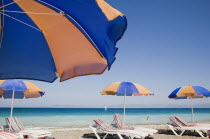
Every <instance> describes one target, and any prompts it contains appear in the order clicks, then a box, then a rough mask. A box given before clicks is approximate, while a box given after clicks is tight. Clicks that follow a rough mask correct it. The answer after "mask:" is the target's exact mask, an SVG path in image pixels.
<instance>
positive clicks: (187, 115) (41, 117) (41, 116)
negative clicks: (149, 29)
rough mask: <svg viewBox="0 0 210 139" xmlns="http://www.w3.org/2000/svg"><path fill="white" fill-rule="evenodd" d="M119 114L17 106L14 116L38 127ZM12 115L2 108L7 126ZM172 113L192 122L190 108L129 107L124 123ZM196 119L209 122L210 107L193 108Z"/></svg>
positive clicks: (160, 119) (0, 120)
mask: <svg viewBox="0 0 210 139" xmlns="http://www.w3.org/2000/svg"><path fill="white" fill-rule="evenodd" d="M115 113H117V114H120V115H121V118H123V109H122V108H108V109H107V110H105V109H104V108H14V111H13V117H19V118H20V120H21V122H22V123H23V124H24V125H26V126H32V127H33V126H39V127H87V126H88V125H91V124H93V120H95V119H102V120H104V121H105V122H107V123H111V122H112V121H113V114H115ZM9 116H10V108H0V125H5V117H9ZM169 116H179V117H181V118H183V119H184V120H186V121H187V122H191V109H190V108H127V109H126V116H125V123H126V124H129V125H138V124H165V123H167V122H169V120H168V119H169V118H168V117H169ZM194 117H195V121H196V122H210V108H194Z"/></svg>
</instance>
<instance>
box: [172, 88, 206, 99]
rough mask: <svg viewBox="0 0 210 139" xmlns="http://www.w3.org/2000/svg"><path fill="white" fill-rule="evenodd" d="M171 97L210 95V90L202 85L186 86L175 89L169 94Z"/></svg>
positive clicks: (182, 97)
mask: <svg viewBox="0 0 210 139" xmlns="http://www.w3.org/2000/svg"><path fill="white" fill-rule="evenodd" d="M168 97H169V98H171V99H187V98H203V97H210V91H209V90H207V89H206V88H204V87H201V86H184V87H179V88H177V89H175V90H174V91H173V92H172V93H171V94H170V95H169V96H168Z"/></svg>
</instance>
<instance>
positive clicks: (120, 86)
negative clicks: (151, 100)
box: [101, 82, 153, 96]
mask: <svg viewBox="0 0 210 139" xmlns="http://www.w3.org/2000/svg"><path fill="white" fill-rule="evenodd" d="M101 94H102V95H116V96H132V95H134V96H141V95H153V93H152V92H150V91H149V90H148V89H146V88H144V87H143V86H141V85H139V84H137V83H132V82H115V83H112V84H110V85H108V86H107V87H106V88H104V89H103V90H102V91H101Z"/></svg>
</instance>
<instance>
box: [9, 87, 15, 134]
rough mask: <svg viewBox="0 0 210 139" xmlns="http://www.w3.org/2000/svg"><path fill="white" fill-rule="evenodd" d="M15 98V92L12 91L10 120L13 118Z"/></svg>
mask: <svg viewBox="0 0 210 139" xmlns="http://www.w3.org/2000/svg"><path fill="white" fill-rule="evenodd" d="M14 98H15V90H13V91H12V104H11V112H10V118H12V113H13V107H14ZM10 130H11V123H10V124H9V132H10Z"/></svg>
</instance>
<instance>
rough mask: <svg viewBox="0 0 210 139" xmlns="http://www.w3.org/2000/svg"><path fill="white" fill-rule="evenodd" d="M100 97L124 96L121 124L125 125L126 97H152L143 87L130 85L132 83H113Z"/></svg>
mask: <svg viewBox="0 0 210 139" xmlns="http://www.w3.org/2000/svg"><path fill="white" fill-rule="evenodd" d="M101 94H102V95H116V96H124V116H123V122H124V124H125V104H126V96H142V95H145V96H147V95H153V93H151V92H150V91H149V90H148V89H146V88H144V87H143V86H141V85H139V84H137V83H132V82H115V83H112V84H110V85H108V86H107V87H106V88H104V89H103V90H102V91H101Z"/></svg>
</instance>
